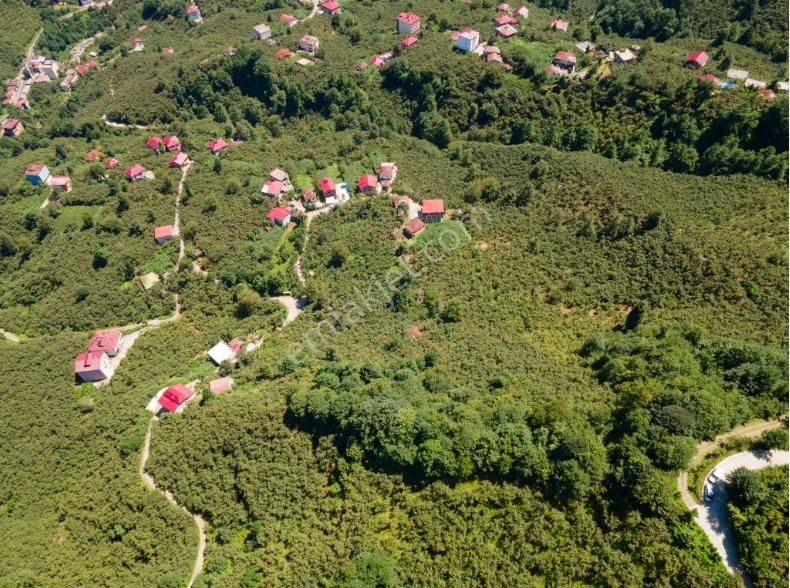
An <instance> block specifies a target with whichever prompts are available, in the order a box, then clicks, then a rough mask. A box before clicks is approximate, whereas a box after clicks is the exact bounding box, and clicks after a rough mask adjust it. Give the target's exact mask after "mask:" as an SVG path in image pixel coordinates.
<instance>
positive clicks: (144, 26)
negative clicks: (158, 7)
mask: <svg viewBox="0 0 790 588" xmlns="http://www.w3.org/2000/svg"><path fill="white" fill-rule="evenodd" d="M147 30H148V25H147V24H140V25H137V32H138V33H144V32H145V31H147Z"/></svg>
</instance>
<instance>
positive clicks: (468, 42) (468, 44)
mask: <svg viewBox="0 0 790 588" xmlns="http://www.w3.org/2000/svg"><path fill="white" fill-rule="evenodd" d="M478 43H480V33H479V32H478V31H473V30H468V31H464V32H462V33H461V34H460V35H458V50H459V51H463V52H464V53H470V52H472V51H474V50H475V47H477V45H478Z"/></svg>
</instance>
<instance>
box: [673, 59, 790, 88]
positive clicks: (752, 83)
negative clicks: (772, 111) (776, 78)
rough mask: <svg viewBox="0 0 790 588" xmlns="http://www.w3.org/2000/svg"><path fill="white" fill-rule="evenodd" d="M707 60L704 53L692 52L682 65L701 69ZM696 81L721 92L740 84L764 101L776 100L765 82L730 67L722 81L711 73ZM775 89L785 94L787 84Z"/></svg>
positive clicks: (780, 84)
mask: <svg viewBox="0 0 790 588" xmlns="http://www.w3.org/2000/svg"><path fill="white" fill-rule="evenodd" d="M709 60H710V56H709V55H708V54H707V53H706V52H705V51H694V52H693V53H691V54H690V55H689V56H688V57H687V58H686V62H685V63H684V65H685V66H686V67H687V68H689V69H695V70H697V69H703V68H704V67H705V66H706V65H707V64H708V61H709ZM697 80H698V81H700V82H702V83H709V84H712V85H713V86H714V87H716V88H720V89H722V90H737V89H738V84H739V83H742V84H743V87H744V88H746V89H748V90H756V91H757V93H758V94H759V95H760V96H761V97H762V98H765V99H766V100H773V99H774V98H776V93H775V92H774V91H773V90H772V89H770V88H769V87H768V83H767V82H765V81H763V80H758V79H754V78H751V77H749V72H748V71H747V70H745V69H740V68H736V67H730V68H728V69H727V71H726V72H725V75H724V78H723V79H722V78H720V77H719V76H717V75H715V74H712V73H704V74H702V75H700V76H699V77H698V78H697ZM776 89H777V90H778V91H779V92H783V93H787V91H788V82H787V81H783V82H777V83H776Z"/></svg>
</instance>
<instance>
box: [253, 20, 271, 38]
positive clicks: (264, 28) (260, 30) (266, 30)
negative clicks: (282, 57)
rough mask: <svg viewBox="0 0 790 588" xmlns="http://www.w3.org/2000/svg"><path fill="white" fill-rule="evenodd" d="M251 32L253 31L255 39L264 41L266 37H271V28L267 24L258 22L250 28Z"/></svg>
mask: <svg viewBox="0 0 790 588" xmlns="http://www.w3.org/2000/svg"><path fill="white" fill-rule="evenodd" d="M252 31H253V33H255V39H256V40H257V41H265V40H266V39H271V38H272V29H271V27H269V25H265V24H259V25H258V26H255V27H253V28H252Z"/></svg>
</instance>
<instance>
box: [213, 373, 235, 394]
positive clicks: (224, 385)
mask: <svg viewBox="0 0 790 588" xmlns="http://www.w3.org/2000/svg"><path fill="white" fill-rule="evenodd" d="M231 388H233V378H230V377H225V378H217V379H216V380H211V381H210V382H209V383H208V391H209V392H211V393H212V394H222V393H223V392H227V391H228V390H230V389H231Z"/></svg>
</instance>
